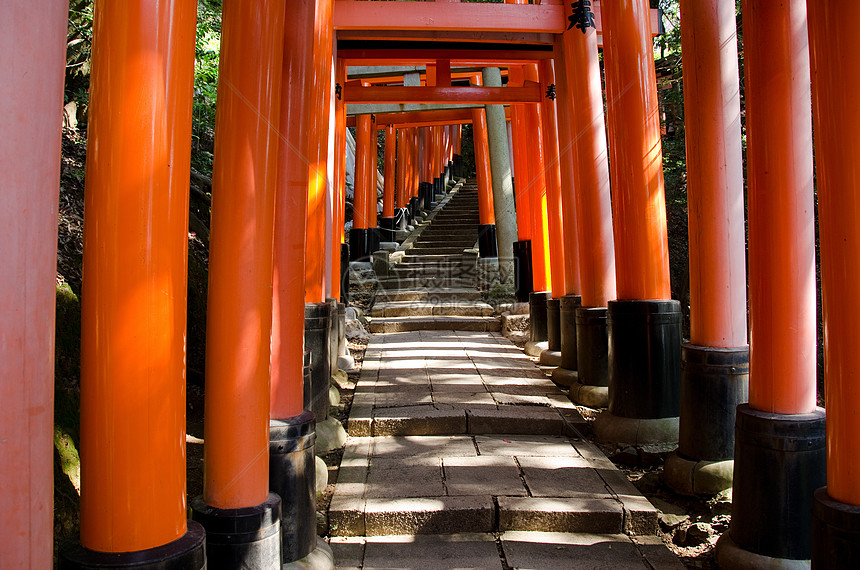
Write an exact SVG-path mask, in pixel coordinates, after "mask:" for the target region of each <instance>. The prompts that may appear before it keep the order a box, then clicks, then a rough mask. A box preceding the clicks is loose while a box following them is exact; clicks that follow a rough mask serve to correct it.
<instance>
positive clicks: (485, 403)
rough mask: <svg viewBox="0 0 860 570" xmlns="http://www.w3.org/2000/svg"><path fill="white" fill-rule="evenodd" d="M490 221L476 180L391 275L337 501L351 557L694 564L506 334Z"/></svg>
mask: <svg viewBox="0 0 860 570" xmlns="http://www.w3.org/2000/svg"><path fill="white" fill-rule="evenodd" d="M477 230H478V218H477V196H476V190H475V186H474V184H465V185H463V186H459V187H458V188H457V189H455V191H454V192H453V193H452V194H449V196H446V197H445V198H444V199H443V200H442V201H441V203H440V206H439V207H438V208H437V209H435V210H434V211H433V212H431V213H430V214H429V215H428V221H426V222H423V223H422V225H421V227H419V228H418V229H417V230H416V232H415V233H414V234H413V236H410V238H409V239H407V241H406V242H404V246H405V247H403V248H402V249H401V251H400V252H398V253H397V257H399V258H400V259H399V263H397V264H396V266H394V267H393V268H392V267H391V265H389V266H388V268H387V269H388V272H389V275H388V276H387V277H385V278H383V279H381V285H382V287H381V290H380V291H379V292H378V294H377V298H376V304H375V305H374V308H373V310H372V313H371V318H372V320H371V323H370V330H371V332H374V333H381V334H374V335H373V336H372V337H371V340H370V343H369V344H368V347H367V350H366V352H365V354H364V359H363V363H362V369H361V377H360V379H359V381H358V382H357V384H356V389H355V393H354V395H353V401H352V407H351V410H350V417H349V422H348V432H349V438H348V440H347V443H346V447H345V449H344V454H343V458H342V460H341V463H340V468H339V470H338V475H337V483H336V485H335V490H334V494H333V496H332V500H331V503H330V506H329V510H328V513H327V514H328V518H327V522H328V531H329V535H330V537H331V538H330V541H331V542H330V543H331V546H332V549H333V551H334V555H335V561H336V564H337V567H338V568H364V569H370V568H421V569H422V570H430V569H435V568H440V569H441V568H446V569H447V568H496V569H499V570H507V569H510V568H572V569H589V570H590V569H593V568H613V569H621V568H637V569H643V570H646V569H651V570H653V569H654V568H661V569H663V568H666V569H677V570H682V568H683V567H682V565H681V564H680V562H679V561H678V559H677V558H675V557H674V555H672V553H671V552H670V551H669V550H668V549H667V548H666V547H665V546H664V545H663V543H662V542H661V540H660V538H659V537H658V536H656V530H657V511H656V509H655V508H654V507H653V506H652V505H651V504H650V503H649V502H648V501H647V500H646V499H645V498H644V497H643V496H642V495H641V494H640V493H639V491H638V490H637V489H636V487H634V486H633V485H632V484H631V483H630V482H629V481H628V479H627V477H626V476H625V475H624V473H622V472H621V471H619V470H618V469H616V468H615V466H614V465H613V464H612V462H611V461H609V460H608V459H607V458H606V457H605V456H604V455H603V453H602V452H601V451H600V449H599V448H598V447H596V446H595V445H593V444H591V443H590V442H589V441H588V440H587V439H586V438H585V437H584V436H583V434H584V433H586V432H587V430H588V425H587V422H586V421H585V420H584V419H583V417H582V416H581V415H580V414H579V412H578V411H577V410H576V408H575V406H574V405H573V404H572V403H571V401H570V399H569V398H568V397H567V396H566V394H564V393H563V392H562V391H561V390H559V388H558V387H557V386H556V385H555V384H553V383H552V382H551V381H550V380H549V379H548V378H547V376H546V373H545V372H544V371H543V370H541V369H540V368H538V367H537V366H536V365H535V364H534V363H533V362H532V361H531V360H530V359H529V358H528V357H526V356H525V355H524V354H523V352H522V350H520V349H519V348H518V347H517V346H515V345H514V344H512V343H511V342H510V341H509V340H508V339H506V338H505V337H504V336H503V335H502V334H501V333H499V332H497V331H498V330H499V321H498V320H497V319H496V318H494V317H493V316H492V312H493V309H492V308H491V307H490V305H487V304H486V303H482V302H481V301H480V294H479V292H478V290H477V289H476V288H475V283H476V277H477V275H476V273H477V272H476V261H477V252H475V251H474V245H475V242H476V241H477ZM415 234H420V235H418V236H417V237H416V236H415Z"/></svg>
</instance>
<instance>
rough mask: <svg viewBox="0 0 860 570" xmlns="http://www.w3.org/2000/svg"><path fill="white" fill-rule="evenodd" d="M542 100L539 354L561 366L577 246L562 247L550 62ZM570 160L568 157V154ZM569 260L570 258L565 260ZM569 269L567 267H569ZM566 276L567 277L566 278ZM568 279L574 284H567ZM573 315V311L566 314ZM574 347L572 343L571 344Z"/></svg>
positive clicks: (544, 67) (544, 68)
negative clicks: (546, 288) (545, 239)
mask: <svg viewBox="0 0 860 570" xmlns="http://www.w3.org/2000/svg"><path fill="white" fill-rule="evenodd" d="M539 71H540V89H541V93H543V99H541V103H540V108H541V125H540V127H541V139H542V140H543V148H544V164H545V165H546V172H545V174H544V177H545V180H546V196H547V228H548V231H549V237H550V242H549V246H550V264H551V268H552V271H551V273H552V297H551V298H548V299H547V300H546V332H547V348H546V350H544V351H542V352H541V354H540V362H541V364H544V365H548V366H559V365H561V298H562V297H564V296H566V295H568V294H570V295H575V294H576V293H577V290H578V289H579V270H578V268H577V263H576V247H575V246H576V244H575V243H574V244H573V245H574V247H573V249H572V250H571V251H567V249H566V248H565V238H564V231H563V228H562V224H563V223H564V221H563V220H564V218H563V216H562V203H561V193H562V184H561V164H560V156H559V146H558V126H557V123H558V120H557V114H558V113H557V110H556V102H555V98H556V85H555V69H554V68H553V62H552V60H551V59H547V60H544V61H542V62H541V64H540V70H539ZM567 156H568V157H569V155H567ZM572 221H573V225H572V227H571V228H570V229H571V230H573V231H570V232H568V233H569V234H570V235H575V234H576V216H575V212H574V216H573V218H572ZM568 258H570V259H568ZM568 266H569V267H568ZM568 273H569V275H568ZM568 278H570V279H571V281H573V282H572V283H570V284H569V285H568V284H567V280H568ZM569 314H570V315H571V316H573V310H571V311H570V312H569ZM571 324H572V323H571ZM574 344H575V341H574Z"/></svg>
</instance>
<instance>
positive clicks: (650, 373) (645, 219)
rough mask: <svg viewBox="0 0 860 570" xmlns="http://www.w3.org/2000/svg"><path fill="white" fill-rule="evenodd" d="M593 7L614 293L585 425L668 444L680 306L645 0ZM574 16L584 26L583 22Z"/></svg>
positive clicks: (614, 435)
mask: <svg viewBox="0 0 860 570" xmlns="http://www.w3.org/2000/svg"><path fill="white" fill-rule="evenodd" d="M601 7H602V9H603V13H602V17H603V37H604V61H605V64H606V92H607V102H608V104H607V105H608V107H607V108H608V119H609V143H610V149H611V152H612V160H611V161H610V166H611V168H612V182H613V185H614V188H613V193H612V200H613V208H612V214H613V216H614V228H615V252H616V262H617V263H616V276H617V287H618V300H617V301H610V302H609V310H608V317H607V323H608V329H609V413H608V414H603V415H602V416H601V420H600V422H598V424H596V425H595V430H596V433H597V435H598V437H600V438H602V439H607V440H616V441H619V439H618V438H621V440H623V441H625V442H627V443H641V444H646V443H672V442H675V441H677V437H678V407H679V388H680V356H681V307H680V303H678V302H677V301H672V300H670V296H671V291H670V287H669V250H668V238H667V232H666V204H665V195H664V188H663V165H662V151H661V147H660V117H659V115H660V113H659V108H658V106H657V85H656V76H655V71H654V55H653V45H652V42H651V27H650V17H651V16H650V8H649V2H648V0H627V1H625V2H607V3H605V4H604V3H602V4H601ZM579 24H580V26H583V27H584V28H585V29H586V30H587V28H589V27H591V22H590V21H588V22H579ZM575 29H577V28H576V26H575ZM570 31H573V30H570ZM580 31H585V30H581V29H580Z"/></svg>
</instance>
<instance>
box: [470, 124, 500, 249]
mask: <svg viewBox="0 0 860 570" xmlns="http://www.w3.org/2000/svg"><path fill="white" fill-rule="evenodd" d="M472 133H473V138H474V143H475V144H474V146H475V174H476V176H477V178H478V220H479V223H480V225H479V226H478V255H479V256H480V257H498V256H499V248H498V246H497V245H496V216H495V213H494V212H493V180H492V174H491V172H490V148H489V143H488V141H487V115H486V112H485V111H484V109H472Z"/></svg>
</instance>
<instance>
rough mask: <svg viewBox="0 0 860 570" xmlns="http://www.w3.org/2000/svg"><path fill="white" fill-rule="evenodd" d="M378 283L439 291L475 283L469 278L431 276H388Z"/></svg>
mask: <svg viewBox="0 0 860 570" xmlns="http://www.w3.org/2000/svg"><path fill="white" fill-rule="evenodd" d="M379 285H380V287H382V288H383V289H415V288H416V287H418V288H422V289H433V290H436V291H439V290H441V289H466V288H469V287H474V286H475V283H474V281H473V280H470V279H450V278H448V279H435V278H432V277H424V278H414V279H399V278H397V277H394V278H390V277H389V278H383V279H380V280H379Z"/></svg>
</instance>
